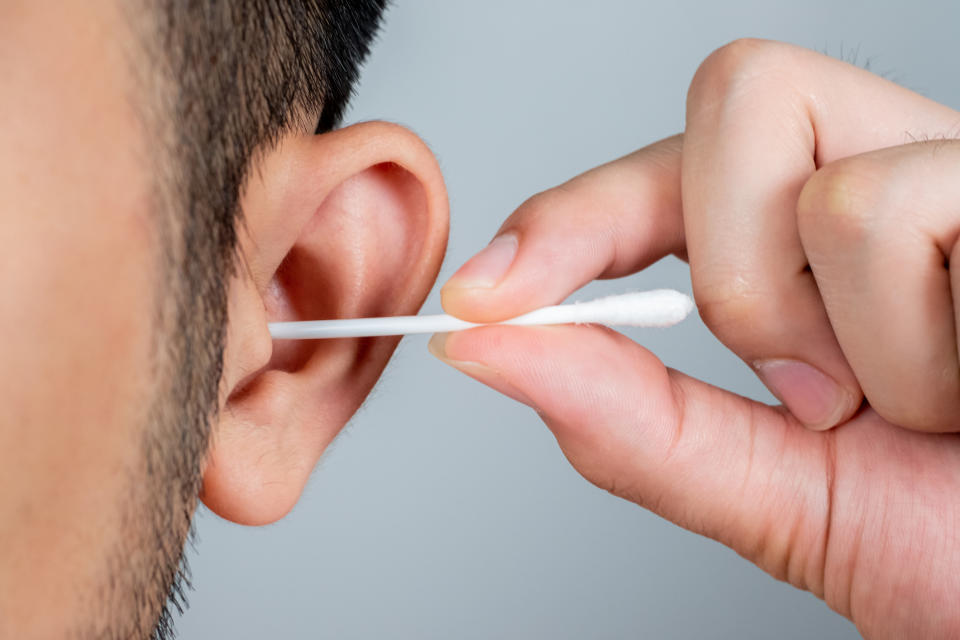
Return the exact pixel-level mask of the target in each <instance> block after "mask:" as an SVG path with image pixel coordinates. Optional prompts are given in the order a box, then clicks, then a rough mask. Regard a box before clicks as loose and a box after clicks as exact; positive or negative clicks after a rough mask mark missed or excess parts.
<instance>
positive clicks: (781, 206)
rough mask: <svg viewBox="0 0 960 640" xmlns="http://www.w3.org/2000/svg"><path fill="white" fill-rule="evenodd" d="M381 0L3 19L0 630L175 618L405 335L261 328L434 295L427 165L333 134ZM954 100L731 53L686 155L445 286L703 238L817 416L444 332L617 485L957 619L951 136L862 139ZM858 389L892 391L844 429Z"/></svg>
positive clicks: (46, 9)
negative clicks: (199, 566) (190, 541)
mask: <svg viewBox="0 0 960 640" xmlns="http://www.w3.org/2000/svg"><path fill="white" fill-rule="evenodd" d="M381 10H382V3H380V2H375V1H372V0H371V1H359V0H352V1H351V2H342V3H323V4H322V5H316V4H306V5H304V4H300V3H289V4H285V3H281V2H268V1H267V0H260V1H257V0H250V1H248V2H245V3H226V2H223V3H213V2H210V3H207V4H199V3H189V4H188V3H177V2H174V1H173V0H171V1H170V2H158V3H154V4H149V5H148V4H147V3H144V4H143V5H140V4H139V3H137V4H123V3H119V2H115V1H112V0H98V1H97V2H91V3H83V4H82V6H81V5H79V3H77V4H76V5H74V4H70V3H60V4H58V5H57V6H55V3H30V2H20V3H13V4H10V3H8V4H6V5H4V7H3V8H2V9H0V48H2V50H0V84H2V86H3V87H4V95H5V96H7V99H5V100H4V101H0V105H2V106H0V169H2V171H0V238H2V239H3V240H4V241H5V243H4V244H5V246H4V251H3V253H2V258H0V260H2V267H0V278H2V282H0V286H2V291H3V293H4V307H3V309H2V313H0V329H2V330H3V335H4V336H5V343H4V344H5V346H4V351H3V358H2V360H0V376H2V384H0V394H2V395H0V399H2V406H3V407H4V413H3V414H2V418H0V452H2V453H0V455H2V456H3V459H2V464H0V474H2V477H0V542H2V546H3V549H4V554H3V555H2V557H0V635H2V636H3V637H11V638H23V637H56V638H59V637H77V638H85V637H117V638H126V637H145V636H148V635H150V633H151V632H152V631H153V629H154V628H155V627H156V629H157V635H158V636H163V635H164V634H165V633H166V632H167V631H168V630H169V625H170V621H169V617H168V616H167V615H166V614H165V613H164V602H165V599H166V597H167V595H168V594H169V593H171V590H172V595H173V596H174V597H173V602H174V604H177V603H179V602H180V599H179V595H180V594H181V590H182V587H181V586H180V584H179V583H177V581H176V578H177V574H178V567H179V558H180V553H181V550H182V547H183V543H184V540H185V538H186V536H187V532H188V530H189V522H190V518H191V516H192V513H193V510H194V507H195V505H196V498H197V496H198V494H202V499H203V500H204V501H205V502H206V504H207V505H209V506H210V507H211V508H212V509H213V510H214V511H216V512H217V513H219V514H220V515H222V516H224V517H227V518H230V519H232V520H234V521H237V522H241V523H247V524H262V523H266V522H271V521H273V520H276V519H277V518H280V517H282V516H283V515H284V514H285V513H286V512H287V511H288V510H289V509H290V507H291V505H292V504H293V503H294V502H295V501H296V499H297V497H298V496H299V493H300V491H301V489H302V487H303V485H304V482H305V481H306V478H307V475H308V474H309V473H310V470H311V468H312V467H313V465H314V463H315V462H316V459H317V457H318V456H319V455H320V453H321V452H322V451H323V450H324V448H325V447H326V445H327V444H328V443H329V442H330V441H331V440H332V438H333V437H334V436H335V435H336V433H337V432H338V431H339V429H340V428H341V427H342V425H343V424H344V422H345V421H346V420H347V418H348V417H349V416H350V415H351V414H352V413H353V411H354V410H355V409H356V408H357V406H359V404H360V403H361V402H362V400H363V398H364V397H365V395H366V393H367V392H368V390H369V389H370V387H371V385H372V384H373V382H374V381H375V379H376V377H377V376H378V375H379V373H380V371H381V370H382V368H383V366H384V364H385V363H386V360H387V359H388V357H389V355H390V353H391V351H392V349H393V347H394V346H395V344H396V341H395V340H394V339H382V340H343V341H330V342H308V343H289V344H284V343H280V342H278V343H276V344H271V342H270V340H269V337H268V333H267V321H268V320H283V319H298V318H302V319H307V318H320V317H335V316H343V317H346V316H361V315H389V314H400V313H412V312H414V311H415V309H416V308H417V307H418V306H419V304H420V302H421V301H422V299H423V297H424V296H425V295H426V293H427V291H428V290H429V288H430V286H431V285H432V282H433V280H434V278H435V277H436V273H437V269H438V266H439V263H440V259H441V257H442V253H443V249H444V242H445V237H446V226H447V208H446V201H445V193H444V188H443V183H442V180H441V177H440V174H439V171H438V170H437V166H436V163H435V162H434V160H433V158H432V156H431V155H430V153H429V151H428V150H427V149H426V148H425V146H424V145H423V144H422V143H421V142H420V141H419V140H417V139H416V138H415V137H414V136H413V135H412V134H410V133H408V132H406V131H404V130H402V129H399V128H397V127H394V126H390V125H386V124H382V123H368V124H362V125H355V126H353V127H348V128H345V129H340V130H332V126H333V125H334V124H335V123H336V122H337V120H338V118H339V115H340V113H341V111H342V108H343V104H344V101H345V99H346V96H347V95H348V93H349V86H350V83H351V82H352V80H353V78H354V77H355V74H356V67H357V65H358V63H359V61H360V60H361V59H362V57H363V55H364V54H365V52H366V47H367V43H368V42H369V39H370V37H371V35H372V34H373V32H374V31H375V28H376V25H377V22H378V18H379V15H380V12H381ZM864 105H867V107H866V108H865V106H864ZM874 109H876V111H874ZM958 120H960V118H958V115H957V114H956V113H955V112H953V111H951V110H949V109H946V108H945V107H942V106H939V105H935V104H932V103H930V102H928V101H925V100H923V99H922V98H919V97H918V96H914V95H912V94H909V93H908V92H905V91H903V90H901V89H899V88H897V87H894V86H893V85H889V84H887V83H884V82H882V81H880V80H878V79H876V78H873V77H872V76H869V75H868V74H865V73H863V72H861V71H858V70H856V69H853V68H852V67H848V66H846V65H842V64H841V63H836V62H834V61H829V60H826V59H824V58H821V57H819V56H815V55H813V54H810V53H808V52H803V51H800V50H796V49H793V48H790V47H785V46H781V45H774V44H771V43H758V42H752V41H747V42H741V43H736V44H735V45H732V46H730V47H727V48H726V49H724V50H721V51H720V52H718V53H717V54H715V55H714V56H712V57H711V59H710V60H708V61H707V62H706V63H705V64H704V66H703V68H702V69H701V72H700V73H699V74H698V76H697V79H696V80H695V82H694V85H693V88H692V91H691V96H690V114H689V127H688V131H687V133H686V135H685V137H684V138H683V139H682V140H681V139H680V138H674V139H671V140H668V141H665V142H663V143H659V144H657V145H654V146H653V147H650V148H648V149H645V150H642V151H640V152H637V153H636V154H634V155H632V156H630V157H628V158H625V159H623V160H620V161H617V162H615V163H612V164H610V165H607V166H605V167H601V168H600V169H597V170H595V171H594V172H591V173H589V174H587V175H585V176H583V177H581V178H577V179H575V180H574V181H573V182H571V183H569V184H568V185H565V186H564V187H563V188H562V189H558V190H554V191H552V192H548V193H547V194H544V195H542V196H540V197H537V198H535V199H533V200H531V201H530V202H529V203H528V204H527V205H525V206H524V207H522V208H521V209H520V210H519V211H518V212H517V213H516V214H515V215H514V216H513V217H511V219H510V220H509V221H508V223H507V224H506V225H505V226H504V229H503V231H504V233H503V234H501V236H500V238H501V239H500V241H498V242H495V243H493V244H492V245H491V247H490V248H489V249H488V250H487V251H486V252H484V253H483V254H482V257H478V258H476V259H475V260H474V261H472V262H471V263H470V264H469V266H467V267H464V269H462V270H461V271H460V272H459V273H458V274H457V275H456V276H455V277H454V278H453V280H452V281H451V282H450V283H448V284H447V287H446V288H445V290H444V303H445V305H446V306H447V307H448V309H450V310H451V311H454V312H456V313H458V314H460V315H462V316H465V317H470V318H475V319H480V320H485V319H493V318H496V317H503V316H506V315H511V314H513V313H515V312H519V311H522V310H525V309H526V308H527V307H529V306H534V305H537V304H542V303H547V302H552V301H555V300H557V299H560V298H562V297H564V295H565V294H566V293H567V292H569V291H571V290H572V289H574V288H576V287H577V286H579V284H582V283H583V282H585V281H587V280H589V279H591V278H593V277H596V276H600V275H617V274H621V273H626V272H629V271H632V270H635V269H638V268H642V267H643V266H644V265H645V264H647V263H649V262H650V261H652V260H655V259H656V258H657V257H659V256H660V255H663V254H665V253H670V252H675V253H678V254H681V255H684V256H688V257H689V259H690V262H691V268H692V269H693V271H694V284H695V293H696V295H697V298H698V302H699V303H700V306H701V310H702V312H703V313H704V316H705V318H706V319H707V321H708V323H709V324H710V325H711V327H712V328H713V329H714V330H715V331H716V332H717V333H718V335H719V336H720V337H721V339H723V340H724V341H725V342H726V343H727V344H729V345H730V346H731V347H732V348H734V349H735V350H736V351H737V352H738V353H740V354H742V355H744V357H745V358H747V359H748V361H750V362H751V363H752V364H754V365H755V366H756V368H757V370H758V373H759V374H760V375H761V376H763V377H764V379H765V380H766V381H767V382H768V384H769V385H770V386H771V388H772V389H774V391H775V392H776V393H778V394H779V395H780V397H781V398H783V400H784V402H785V403H786V404H787V406H788V407H789V408H790V409H791V410H792V411H793V412H794V414H795V415H796V417H791V416H790V415H788V414H787V413H786V412H785V411H782V410H778V409H773V408H770V407H764V406H762V405H758V404H756V403H751V402H748V401H746V400H744V399H742V398H737V397H733V396H730V395H727V394H725V393H724V392H722V391H720V390H717V389H714V388H710V387H707V386H706V385H703V384H701V383H698V382H696V381H694V380H691V379H689V378H684V377H682V376H681V375H680V374H677V373H676V372H668V371H667V370H666V369H664V368H663V366H662V365H661V364H660V363H659V362H658V361H656V360H655V359H654V358H653V357H652V356H651V355H650V354H649V353H647V352H645V351H644V350H642V349H641V348H640V347H638V346H637V345H634V344H632V343H630V342H629V341H626V340H625V339H624V338H622V337H620V336H618V335H617V334H613V333H612V332H607V331H604V330H601V329H598V328H594V327H567V328H552V329H527V330H520V329H502V328H496V329H489V328H488V329H480V330H476V331H474V332H470V333H466V334H458V335H456V336H451V337H449V338H447V339H444V338H443V337H439V338H437V339H436V340H435V341H434V343H433V349H434V351H435V353H437V354H438V355H440V356H441V357H443V358H444V359H446V360H447V361H448V362H450V363H451V364H454V365H455V366H458V367H460V368H463V369H464V370H466V371H468V372H469V373H470V374H471V375H474V376H476V377H478V378H480V379H482V380H484V381H486V382H488V383H490V384H492V385H494V386H495V387H497V388H499V389H501V390H503V391H505V392H507V393H509V394H510V395H512V396H513V397H515V398H517V399H520V400H522V401H525V402H528V403H530V404H532V405H534V406H536V407H538V409H539V411H540V413H541V415H543V416H544V418H545V419H546V421H547V423H548V425H549V426H550V427H551V428H552V429H553V430H554V432H555V433H556V434H557V438H558V440H559V442H560V444H561V446H562V447H563V448H564V450H565V452H566V453H567V455H568V456H569V457H570V459H571V461H572V462H573V463H574V465H576V466H577V468H578V469H580V470H581V471H582V472H583V473H584V474H585V475H586V476H587V477H588V478H590V479H591V480H593V481H594V482H597V483H598V484H600V485H601V486H604V487H607V488H608V489H610V490H612V491H615V492H616V493H618V494H619V495H622V496H624V497H627V498H629V499H632V500H634V501H637V502H639V503H641V504H644V505H647V506H649V507H651V508H653V509H654V510H656V511H658V512H659V513H662V514H663V515H665V516H667V517H669V518H672V519H673V520H675V521H677V522H679V523H680V524H682V525H685V526H687V527H690V528H692V529H694V530H696V531H700V532H701V533H705V534H707V535H712V536H714V537H716V538H718V539H720V540H721V541H723V542H725V543H727V544H730V545H731V546H733V547H734V548H736V549H737V550H738V551H740V552H741V553H742V554H744V555H745V556H747V557H748V558H750V559H752V560H754V561H756V562H758V563H759V564H760V565H761V566H763V567H764V568H766V569H767V570H769V571H771V572H772V573H773V574H774V575H777V576H779V577H781V578H784V579H789V580H790V581H791V582H793V583H794V584H796V585H798V586H801V587H803V588H808V589H811V590H812V591H814V592H815V593H818V594H820V595H822V596H823V597H824V598H825V599H826V600H827V601H828V602H829V603H830V604H831V606H834V607H835V608H837V609H838V610H840V611H842V612H843V613H845V614H846V615H849V616H851V617H852V618H853V619H854V620H855V621H856V622H857V624H858V625H859V626H860V628H861V629H862V630H863V631H864V633H865V634H867V635H869V636H873V637H907V636H910V635H914V636H915V637H950V636H951V635H956V631H957V629H958V619H960V614H958V612H957V608H956V605H955V604H954V603H955V602H956V597H955V596H956V594H957V591H958V589H957V587H958V584H957V580H958V578H957V577H956V576H957V575H958V572H957V571H956V570H955V569H956V567H957V564H958V559H957V556H958V554H957V549H956V544H955V542H954V538H953V524H954V522H955V521H956V516H957V511H956V507H954V506H953V505H954V503H955V500H954V499H953V496H954V493H955V491H954V489H955V488H956V485H957V478H958V476H957V472H956V469H957V468H958V465H957V462H960V451H958V450H957V446H956V442H955V440H954V439H953V438H954V436H943V435H929V434H927V433H922V432H923V431H947V430H952V429H954V428H955V426H956V424H955V422H954V420H953V416H954V415H955V412H953V409H954V405H953V404H952V403H954V402H955V398H954V396H953V395H951V393H952V392H953V391H955V386H952V385H953V383H954V382H955V378H956V375H957V367H956V362H955V358H956V348H955V344H954V343H953V340H955V338H954V337H953V333H952V329H953V320H952V312H951V313H947V311H949V306H950V305H949V303H950V302H951V297H950V295H949V294H950V288H949V276H948V272H947V271H946V268H945V261H944V259H943V256H944V254H946V255H949V254H950V252H951V251H952V246H953V242H954V240H955V239H956V238H955V234H953V233H951V229H952V227H951V224H950V220H951V217H950V216H949V215H947V214H949V212H950V210H951V209H950V205H951V203H955V202H956V201H957V198H956V195H957V194H956V182H957V181H956V180H955V179H954V177H955V171H956V167H957V162H956V148H955V145H952V144H948V143H944V142H936V143H933V144H930V145H923V144H920V145H913V146H907V147H900V148H895V149H892V150H886V151H880V152H872V153H871V150H873V149H876V148H878V147H885V146H890V145H892V144H898V143H900V142H902V140H901V139H900V137H901V134H902V133H903V132H904V131H912V132H918V133H921V134H922V133H929V134H931V135H937V134H938V133H941V132H948V131H951V130H952V127H954V126H955V125H956V124H957V122H958ZM317 122H319V123H320V133H319V134H317V135H315V134H314V127H315V124H316V123H317ZM858 154H859V155H858ZM864 154H865V155H864ZM850 156H855V157H854V158H853V159H849V160H842V158H845V157H850ZM820 167H822V168H820ZM818 168H820V170H819V171H817V169H818ZM681 176H683V180H682V189H681V179H680V178H681ZM877 176H879V177H880V179H877ZM801 189H803V194H802V197H801ZM903 194H908V195H909V196H910V199H909V202H910V203H911V209H910V213H911V214H912V215H910V216H907V217H904V216H903V215H901V214H902V212H903V211H904V210H905V205H904V203H905V202H907V201H908V199H907V196H906V195H903ZM797 201H799V208H798V211H799V213H800V215H799V216H794V215H792V214H793V213H794V207H795V205H796V204H797ZM913 205H915V206H913ZM707 213H710V214H711V215H710V216H708V215H706V214H707ZM920 214H922V215H920ZM891 229H892V230H893V231H891ZM903 229H906V230H907V231H906V232H903ZM731 230H734V231H736V233H731ZM851 248H852V249H851ZM558 251H559V252H560V253H559V254H558ZM557 255H564V256H567V258H566V259H565V260H564V261H558V260H556V259H550V258H551V257H552V256H557ZM891 255H892V256H894V257H895V259H890V256H891ZM808 262H809V263H810V267H811V268H810V269H809V270H808V269H805V268H804V267H805V265H806V264H807V263H808ZM904 265H906V266H904ZM876 274H882V275H883V278H882V279H879V278H876V277H874V276H875V275H876ZM881 284H882V285H887V284H892V285H894V291H895V293H897V294H898V296H890V295H888V291H887V289H885V288H884V287H882V286H880V285H881ZM517 294H520V295H517ZM761 294H762V295H761ZM910 296H913V298H912V299H911V298H910ZM904 297H906V298H907V299H911V300H912V303H913V304H911V305H909V306H907V307H903V306H902V305H899V301H900V300H901V299H903V298H904ZM891 301H893V302H891ZM894 303H896V304H894ZM878 318H880V319H882V320H883V322H878V321H877V319H878ZM864 336H872V337H873V339H874V340H875V341H874V342H871V341H870V340H867V339H866V338H865V337H864ZM877 340H879V342H877ZM878 343H879V344H880V345H881V346H882V347H883V348H882V349H877V348H875V347H876V344H878ZM948 343H949V344H948ZM947 347H949V348H947ZM841 348H842V350H841ZM891 370H897V371H902V370H906V371H907V372H908V375H904V374H902V373H899V374H898V375H896V376H891V375H889V372H890V371H891ZM861 394H862V395H863V396H865V397H866V398H867V399H868V400H869V401H870V403H871V405H873V407H874V409H866V410H863V411H860V412H858V413H854V412H855V411H856V410H857V407H858V405H859V400H860V398H861ZM801 422H802V423H803V424H806V425H807V426H810V427H815V428H824V427H832V426H835V425H837V424H839V423H844V422H845V424H842V425H840V426H839V427H838V428H837V429H834V430H833V431H827V432H824V433H816V432H813V431H809V430H805V429H804V428H803V427H802V426H801ZM892 422H898V423H899V424H900V425H901V426H894V425H893V424H892ZM201 487H202V488H201Z"/></svg>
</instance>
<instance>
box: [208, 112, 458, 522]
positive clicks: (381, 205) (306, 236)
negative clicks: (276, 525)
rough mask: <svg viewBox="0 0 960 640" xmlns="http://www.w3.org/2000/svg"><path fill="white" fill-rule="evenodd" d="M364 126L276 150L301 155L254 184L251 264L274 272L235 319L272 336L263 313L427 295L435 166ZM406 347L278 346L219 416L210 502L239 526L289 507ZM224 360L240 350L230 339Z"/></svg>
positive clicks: (349, 342) (376, 126)
mask: <svg viewBox="0 0 960 640" xmlns="http://www.w3.org/2000/svg"><path fill="white" fill-rule="evenodd" d="M354 127H358V128H359V130H354ZM354 127H350V128H348V129H344V130H340V131H337V132H334V133H331V134H324V135H322V136H315V137H312V138H311V139H310V140H309V141H307V143H306V145H305V147H300V146H296V145H295V146H293V147H291V146H285V147H282V148H280V149H278V151H277V153H279V154H283V153H296V154H298V155H297V158H296V159H295V161H293V162H289V161H288V160H289V159H287V160H284V161H281V160H280V159H276V158H274V159H268V160H267V161H266V162H265V163H264V170H263V171H261V172H260V175H259V177H258V178H257V182H255V183H252V184H251V188H250V189H249V192H248V193H247V194H245V196H244V203H245V204H250V208H247V207H245V209H244V212H245V216H246V218H247V227H248V228H249V229H250V230H251V231H250V234H251V237H250V238H249V246H251V247H256V248H257V249H256V250H254V256H253V258H252V259H253V260H259V261H260V262H261V263H262V264H261V265H259V266H260V268H257V267H256V266H255V268H253V269H251V271H253V272H260V273H265V274H266V275H269V276H270V277H269V282H266V283H262V284H260V285H258V288H260V289H261V291H262V294H261V295H260V296H259V297H257V296H253V299H254V300H255V301H259V304H260V305H261V306H260V308H259V309H256V308H253V307H254V306H256V304H255V303H254V304H251V303H249V302H247V303H246V304H245V305H244V303H237V304H233V305H231V312H232V313H234V314H235V315H236V316H237V317H236V318H234V317H231V319H230V323H231V329H233V328H234V327H235V326H241V327H246V329H247V331H257V332H266V331H267V327H266V324H265V323H266V321H270V322H273V321H280V320H313V319H321V318H348V317H367V316H379V315H404V314H413V313H416V311H417V309H419V307H420V305H421V304H422V302H423V300H424V298H425V297H426V295H427V293H429V290H430V288H431V286H432V285H433V282H434V279H435V278H436V275H437V272H438V271H439V267H440V262H441V260H442V255H443V251H444V249H445V246H446V234H447V204H446V193H445V190H444V188H443V182H442V178H441V176H440V172H439V169H438V167H437V166H436V162H435V160H434V159H433V156H432V154H430V152H429V150H427V149H426V147H425V145H423V143H422V142H421V141H420V140H419V139H418V138H416V137H415V136H413V134H411V133H409V132H407V131H406V130H404V129H401V128H399V127H396V126H394V125H386V124H381V123H371V124H364V125H354ZM338 134H341V135H339V136H338ZM342 134H346V135H342ZM327 136H338V138H339V139H338V140H335V141H330V140H328V139H327V140H324V138H326V137H327ZM358 149H359V151H358ZM271 167H281V168H284V169H286V170H287V171H289V170H291V169H290V168H291V167H293V169H292V170H293V171H295V172H296V173H297V174H298V175H296V176H290V175H276V173H272V171H271ZM335 172H339V174H338V175H337V176H336V179H331V173H335ZM282 173H283V171H281V174H282ZM291 178H292V179H291ZM278 184H279V185H286V186H285V187H282V188H283V189H285V191H284V192H281V193H278V192H277V185H278ZM318 185H319V186H318ZM281 209H282V210H281ZM265 222H267V223H266V224H265ZM263 265H266V266H267V268H266V270H265V269H264V268H262V266H263ZM231 295H232V296H233V291H231ZM235 297H236V299H237V300H249V299H250V298H251V296H249V295H247V296H246V297H244V296H242V295H240V294H239V293H238V294H237V295H236V296H235ZM237 307H239V309H238V308H237ZM264 311H265V313H264ZM251 318H253V320H252V321H251ZM235 320H236V321H235ZM237 333H238V332H237V331H231V332H230V341H231V342H236V343H238V344H242V343H248V342H249V341H250V340H249V338H248V339H241V338H235V337H234V336H236V335H237ZM397 342H398V338H367V339H343V340H307V341H274V343H273V350H272V354H271V355H270V358H269V362H267V363H266V364H265V366H264V363H262V362H261V363H259V364H260V365H261V367H262V368H260V369H259V370H258V371H257V372H256V373H255V374H253V375H250V376H248V377H247V379H245V380H244V381H243V382H242V383H241V384H240V385H238V388H237V389H235V390H233V392H232V393H231V394H230V395H229V397H228V399H227V401H226V405H225V406H224V408H223V410H222V411H221V417H220V420H219V423H218V425H217V429H216V431H215V434H214V441H213V445H212V448H211V453H210V457H209V462H208V465H207V469H206V473H205V476H204V489H203V493H202V495H201V498H202V499H203V501H204V503H205V504H206V505H207V506H208V507H210V508H211V509H212V510H213V511H215V512H217V513H218V514H219V515H221V516H223V517H225V518H227V519H230V520H233V521H235V522H239V523H242V524H265V523H268V522H272V521H274V520H277V519H279V518H281V517H282V516H283V515H285V514H286V513H287V512H288V511H289V510H290V509H291V508H292V507H293V505H294V504H295V502H296V500H297V499H298V498H299V496H300V493H301V491H302V490H303V487H304V485H305V484H306V482H307V479H308V478H309V475H310V473H311V471H312V470H313V468H314V466H315V465H316V462H317V460H318V458H319V457H320V455H321V454H322V453H323V451H324V450H325V448H326V447H327V445H328V444H329V443H330V441H332V440H333V438H334V437H335V436H336V435H337V433H339V431H340V430H341V429H342V427H343V425H344V424H345V423H346V422H347V421H348V420H349V419H350V417H351V416H352V415H353V413H354V412H355V411H356V410H357V408H358V407H359V406H360V404H361V403H362V402H363V400H364V399H365V398H366V396H367V394H368V393H369V391H370V389H371V388H372V387H373V385H374V383H375V382H376V380H377V378H378V377H379V376H380V373H381V372H382V371H383V368H384V366H386V364H387V361H388V360H389V358H390V355H391V354H392V353H393V350H394V348H395V347H396V345H397ZM226 357H227V358H231V357H233V354H232V353H231V350H230V346H229V344H228V349H227V356H226ZM227 364H228V363H225V365H227Z"/></svg>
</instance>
